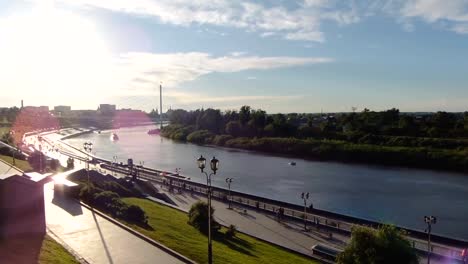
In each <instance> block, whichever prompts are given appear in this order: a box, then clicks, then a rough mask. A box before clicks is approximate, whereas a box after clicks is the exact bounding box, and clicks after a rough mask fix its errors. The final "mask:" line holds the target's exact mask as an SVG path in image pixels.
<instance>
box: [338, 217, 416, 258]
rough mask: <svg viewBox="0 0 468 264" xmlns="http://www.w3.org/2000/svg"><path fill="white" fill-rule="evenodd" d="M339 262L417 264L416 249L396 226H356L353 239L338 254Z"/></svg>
mask: <svg viewBox="0 0 468 264" xmlns="http://www.w3.org/2000/svg"><path fill="white" fill-rule="evenodd" d="M337 263H338V264H376V263H378V264H387V263H388V264H393V263H399V264H417V263H419V260H418V256H417V254H416V251H415V250H414V249H413V248H412V247H411V245H410V242H409V241H408V240H407V239H406V238H405V237H404V233H402V232H401V231H400V230H398V229H397V228H396V227H394V226H387V225H385V226H382V227H381V228H380V229H378V230H375V229H371V228H367V227H355V228H353V230H352V234H351V241H350V243H349V244H348V246H347V247H346V249H345V250H344V252H343V253H341V254H340V255H339V256H338V259H337Z"/></svg>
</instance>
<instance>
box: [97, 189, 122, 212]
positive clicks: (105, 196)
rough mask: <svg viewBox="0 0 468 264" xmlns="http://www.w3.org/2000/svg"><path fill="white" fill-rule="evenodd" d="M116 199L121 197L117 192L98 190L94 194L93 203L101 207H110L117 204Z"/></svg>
mask: <svg viewBox="0 0 468 264" xmlns="http://www.w3.org/2000/svg"><path fill="white" fill-rule="evenodd" d="M115 199H120V196H119V195H118V194H116V193H115V192H110V191H104V192H98V193H95V194H94V195H93V204H94V205H95V206H96V207H99V208H104V209H109V208H111V207H112V206H113V205H114V204H115V201H114V200H115Z"/></svg>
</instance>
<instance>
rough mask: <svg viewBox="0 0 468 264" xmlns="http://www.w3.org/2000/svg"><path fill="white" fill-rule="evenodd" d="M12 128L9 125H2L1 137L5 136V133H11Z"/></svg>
mask: <svg viewBox="0 0 468 264" xmlns="http://www.w3.org/2000/svg"><path fill="white" fill-rule="evenodd" d="M9 132H10V128H9V127H0V137H1V136H3V134H6V133H9Z"/></svg>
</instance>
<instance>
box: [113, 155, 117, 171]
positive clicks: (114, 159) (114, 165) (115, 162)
mask: <svg viewBox="0 0 468 264" xmlns="http://www.w3.org/2000/svg"><path fill="white" fill-rule="evenodd" d="M112 160H113V161H114V164H113V165H112V167H113V168H114V170H112V174H114V175H115V176H117V173H116V172H115V167H116V164H117V156H113V157H112Z"/></svg>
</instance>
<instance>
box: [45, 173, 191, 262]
mask: <svg viewBox="0 0 468 264" xmlns="http://www.w3.org/2000/svg"><path fill="white" fill-rule="evenodd" d="M44 191H45V194H44V195H45V209H46V222H47V228H48V230H49V231H50V232H53V234H54V235H56V236H57V237H59V238H60V240H62V241H63V242H64V243H65V244H66V245H67V246H68V247H70V248H71V249H72V250H73V251H75V252H76V253H77V254H78V255H80V256H81V257H82V258H84V259H85V260H86V261H87V262H89V263H96V264H108V263H109V264H119V263H132V264H145V263H167V264H172V263H182V262H181V261H180V260H178V259H177V258H175V257H173V256H172V255H169V254H168V253H166V252H164V251H163V250H161V249H159V248H157V247H155V246H153V245H151V244H149V243H147V242H145V241H143V240H142V239H140V238H138V237H136V236H135V235H133V234H131V233H129V232H127V231H125V230H124V229H122V228H120V227H118V226H117V225H115V224H114V223H112V222H110V221H108V220H107V219H105V218H103V217H101V216H99V215H98V214H96V213H94V212H93V211H91V210H89V209H87V208H85V207H82V206H81V205H80V204H79V203H77V202H76V201H73V200H68V199H64V198H57V197H55V198H54V194H53V182H51V183H48V184H46V185H45V187H44Z"/></svg>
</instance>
